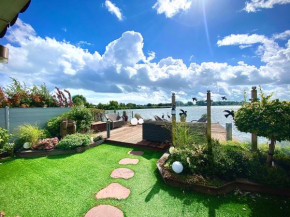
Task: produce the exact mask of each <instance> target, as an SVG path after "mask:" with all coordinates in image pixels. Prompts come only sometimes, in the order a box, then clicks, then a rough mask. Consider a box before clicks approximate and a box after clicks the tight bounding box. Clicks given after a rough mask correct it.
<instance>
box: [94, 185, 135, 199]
mask: <svg viewBox="0 0 290 217" xmlns="http://www.w3.org/2000/svg"><path fill="white" fill-rule="evenodd" d="M129 195H130V189H128V188H125V187H124V186H122V185H120V184H119V183H111V184H110V185H108V186H107V187H106V188H104V189H102V190H100V191H99V192H98V193H97V194H96V199H106V198H113V199H118V200H121V199H126V198H127V197H129Z"/></svg>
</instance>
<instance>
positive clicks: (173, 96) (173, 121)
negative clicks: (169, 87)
mask: <svg viewBox="0 0 290 217" xmlns="http://www.w3.org/2000/svg"><path fill="white" fill-rule="evenodd" d="M171 118H172V119H171V120H172V130H171V132H172V133H171V134H172V144H173V146H175V131H176V104H175V93H172V108H171Z"/></svg>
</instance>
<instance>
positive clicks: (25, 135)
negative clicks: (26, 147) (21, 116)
mask: <svg viewBox="0 0 290 217" xmlns="http://www.w3.org/2000/svg"><path fill="white" fill-rule="evenodd" d="M15 135H16V137H17V139H16V142H15V143H16V147H17V149H18V148H20V147H21V145H22V146H23V144H24V143H25V142H29V143H30V145H31V147H33V146H34V145H36V144H37V143H38V140H40V139H42V138H44V137H45V136H46V135H47V134H46V131H45V130H42V129H40V128H39V127H38V126H33V125H31V124H24V125H20V126H19V127H17V129H16V132H15ZM21 143H22V144H21Z"/></svg>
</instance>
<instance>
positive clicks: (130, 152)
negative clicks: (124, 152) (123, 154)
mask: <svg viewBox="0 0 290 217" xmlns="http://www.w3.org/2000/svg"><path fill="white" fill-rule="evenodd" d="M128 154H132V155H135V156H140V155H143V154H144V151H129V152H128Z"/></svg>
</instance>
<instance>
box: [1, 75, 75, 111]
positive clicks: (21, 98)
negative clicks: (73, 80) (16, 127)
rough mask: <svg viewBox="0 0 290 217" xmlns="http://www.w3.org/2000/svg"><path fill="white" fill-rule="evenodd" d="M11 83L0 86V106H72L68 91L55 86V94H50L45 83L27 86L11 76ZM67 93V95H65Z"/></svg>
mask: <svg viewBox="0 0 290 217" xmlns="http://www.w3.org/2000/svg"><path fill="white" fill-rule="evenodd" d="M11 79H12V83H11V84H10V85H8V86H7V87H5V88H3V89H2V88H1V87H0V108H4V107H5V106H9V107H13V108H14V107H22V108H28V107H72V106H73V103H72V99H71V95H70V92H69V91H67V90H64V91H61V90H60V89H59V88H57V87H56V92H55V95H53V94H50V93H49V90H48V88H47V87H46V85H45V84H42V85H40V86H36V85H33V87H32V88H27V87H26V85H25V83H20V82H19V81H18V80H17V79H15V78H11ZM64 92H65V93H67V95H68V97H66V96H65V94H64Z"/></svg>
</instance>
